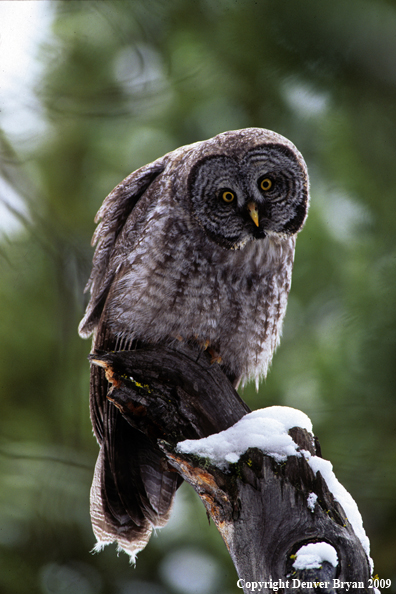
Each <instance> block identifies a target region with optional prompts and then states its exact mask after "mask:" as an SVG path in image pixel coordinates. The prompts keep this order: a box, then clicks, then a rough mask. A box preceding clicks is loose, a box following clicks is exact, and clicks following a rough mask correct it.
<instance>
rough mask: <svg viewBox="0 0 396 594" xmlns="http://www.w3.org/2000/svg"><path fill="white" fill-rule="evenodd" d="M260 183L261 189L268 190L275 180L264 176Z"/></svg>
mask: <svg viewBox="0 0 396 594" xmlns="http://www.w3.org/2000/svg"><path fill="white" fill-rule="evenodd" d="M258 183H259V188H260V190H263V192H268V190H270V189H271V188H272V186H273V181H272V179H270V178H269V177H263V178H262V179H259V182H258Z"/></svg>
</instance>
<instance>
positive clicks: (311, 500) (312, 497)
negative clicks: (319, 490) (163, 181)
mask: <svg viewBox="0 0 396 594" xmlns="http://www.w3.org/2000/svg"><path fill="white" fill-rule="evenodd" d="M317 498H318V496H317V495H316V493H310V494H309V495H308V497H307V506H308V509H310V510H311V512H312V513H313V512H314V511H315V505H316V500H317Z"/></svg>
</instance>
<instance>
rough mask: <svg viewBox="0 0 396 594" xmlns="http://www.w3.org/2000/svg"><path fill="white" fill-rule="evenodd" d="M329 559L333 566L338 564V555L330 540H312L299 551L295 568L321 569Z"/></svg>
mask: <svg viewBox="0 0 396 594" xmlns="http://www.w3.org/2000/svg"><path fill="white" fill-rule="evenodd" d="M324 561H328V562H329V563H331V565H332V566H333V567H337V565H338V555H337V551H336V550H335V548H334V547H332V546H331V545H330V544H329V543H328V542H310V543H309V544H307V545H304V546H303V547H301V548H300V549H298V551H297V555H296V560H295V561H294V563H293V568H294V569H320V568H321V567H322V563H323V562H324Z"/></svg>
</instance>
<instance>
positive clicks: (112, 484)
mask: <svg viewBox="0 0 396 594" xmlns="http://www.w3.org/2000/svg"><path fill="white" fill-rule="evenodd" d="M308 203H309V181H308V174H307V168H306V165H305V162H304V159H303V157H302V155H301V154H300V153H299V151H298V150H297V149H296V147H295V146H294V145H293V144H292V143H291V142H290V141H289V140H287V139H286V138H284V137H283V136H281V135H279V134H277V133H275V132H271V131H268V130H264V129H260V128H247V129H244V130H236V131H229V132H224V133H222V134H219V135H217V136H215V137H214V138H211V139H209V140H206V141H203V142H197V143H195V144H191V145H188V146H184V147H181V148H179V149H177V150H174V151H172V152H170V153H168V154H166V155H165V156H163V157H161V158H159V159H157V160H156V161H154V162H153V163H151V164H149V165H146V166H144V167H142V168H141V169H139V170H137V171H135V172H134V173H132V174H130V175H129V176H128V177H126V178H125V179H124V181H123V182H121V183H120V184H119V185H118V186H117V187H116V188H115V189H114V190H113V191H112V192H111V193H110V194H109V196H108V197H107V198H106V199H105V201H104V203H103V205H102V207H101V208H100V210H99V211H98V214H97V217H96V219H95V221H96V222H98V223H99V224H98V226H97V228H96V231H95V233H94V236H93V240H92V241H93V244H94V245H95V244H96V250H95V254H94V258H93V267H92V272H91V276H90V278H89V281H88V285H87V288H89V289H90V292H91V297H90V301H89V303H88V306H87V310H86V313H85V316H84V318H83V319H82V321H81V323H80V326H79V332H80V335H81V336H82V337H88V336H90V335H91V334H92V335H93V350H94V351H95V350H100V351H109V350H125V349H127V350H128V349H131V348H134V347H135V345H137V344H141V343H152V344H163V345H167V346H169V345H172V344H175V343H176V342H177V341H193V342H195V343H196V344H198V345H199V346H200V348H202V349H208V350H209V352H210V354H211V356H212V360H213V364H216V365H221V367H222V369H223V371H224V373H225V374H226V375H227V377H228V378H229V379H230V381H231V382H233V383H234V385H235V386H238V385H239V383H240V382H242V384H244V383H246V382H247V381H249V380H251V379H253V380H255V381H256V383H258V381H259V379H260V378H261V377H265V375H266V373H267V370H268V367H269V364H270V362H271V359H272V356H273V353H274V351H275V349H276V347H277V345H278V343H279V339H280V335H281V329H282V322H283V318H284V315H285V311H286V305H287V298H288V294H289V290H290V284H291V274H292V267H293V259H294V250H295V242H296V236H297V234H298V232H299V231H300V230H301V228H302V227H303V224H304V221H305V219H306V216H307V209H308ZM106 394H107V382H106V379H105V376H104V372H103V370H102V369H100V368H99V367H95V366H92V369H91V385H90V408H91V419H92V423H93V428H94V432H95V435H96V437H97V440H98V442H99V445H100V453H99V457H98V462H97V465H96V469H95V475H94V481H93V485H92V489H91V518H92V524H93V528H94V532H95V535H96V538H97V541H98V544H97V548H101V547H102V546H103V545H104V544H107V543H109V542H113V541H117V542H118V545H119V547H121V548H122V549H124V550H125V551H126V552H128V553H129V554H130V555H131V557H134V556H135V555H136V553H137V552H138V551H140V550H141V549H142V548H143V547H144V546H145V544H146V543H147V541H148V538H149V536H150V533H151V531H152V529H153V528H155V527H161V526H163V525H164V524H165V523H166V521H167V519H168V517H169V514H170V508H171V504H172V500H173V496H174V493H175V491H176V489H177V487H178V486H179V482H180V479H179V478H178V477H177V475H175V473H173V472H169V471H166V470H164V468H163V465H162V455H161V453H160V452H159V450H157V449H156V448H155V447H154V446H153V445H152V443H151V442H149V441H148V440H147V438H146V437H145V436H144V435H143V434H142V433H140V432H139V431H137V430H135V429H133V428H132V427H131V426H130V425H128V424H127V423H126V421H125V420H124V419H123V418H122V416H121V414H120V413H119V411H118V410H117V409H116V408H115V407H114V406H113V405H112V404H111V403H110V402H109V401H108V400H107V398H106Z"/></svg>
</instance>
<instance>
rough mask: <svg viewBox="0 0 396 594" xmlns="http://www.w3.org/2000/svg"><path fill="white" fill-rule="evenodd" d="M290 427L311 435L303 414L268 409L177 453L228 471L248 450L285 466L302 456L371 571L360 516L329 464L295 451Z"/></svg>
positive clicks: (182, 445) (192, 442) (187, 442)
mask: <svg viewBox="0 0 396 594" xmlns="http://www.w3.org/2000/svg"><path fill="white" fill-rule="evenodd" d="M292 427H301V428H303V429H306V430H307V431H308V432H310V433H312V423H311V420H310V419H309V418H308V417H307V415H306V414H304V413H303V412H302V411H300V410H296V409H294V408H290V407H287V406H271V407H268V408H262V409H259V410H255V411H253V412H251V413H249V414H247V415H245V416H244V417H242V419H240V421H238V422H237V423H235V425H233V426H232V427H230V428H229V429H227V430H225V431H221V432H220V433H215V434H214V435H210V436H209V437H205V438H203V439H196V440H194V439H187V440H185V441H181V442H179V443H178V444H177V447H176V451H177V452H180V453H182V454H194V455H196V456H200V457H201V458H209V460H210V461H211V463H212V464H214V465H215V466H217V467H218V468H220V469H221V470H227V468H228V465H229V464H230V463H231V464H234V463H236V462H238V460H239V458H240V456H241V455H242V454H243V453H244V452H246V450H248V449H249V448H258V449H260V450H261V451H262V452H264V454H267V455H268V456H271V457H272V458H274V459H275V460H276V461H277V462H284V461H285V460H286V459H287V457H288V456H302V455H303V456H304V457H305V459H306V460H307V462H308V464H309V466H310V467H311V468H312V470H313V472H314V473H315V474H316V473H317V472H318V471H319V472H320V474H321V475H322V477H323V478H324V480H325V481H326V484H327V487H328V488H329V490H330V491H331V493H332V494H333V496H334V499H335V500H336V501H338V502H339V503H340V505H341V507H342V508H343V510H344V511H345V514H346V516H347V518H348V521H349V522H350V524H351V525H352V528H353V530H354V532H355V534H356V536H357V537H358V538H359V540H360V542H361V543H362V546H363V548H364V550H365V552H366V554H367V558H368V559H369V562H370V564H371V568H373V562H372V559H371V558H370V541H369V539H368V537H367V535H366V532H365V530H364V528H363V521H362V516H361V515H360V512H359V510H358V507H357V505H356V502H355V501H354V499H353V498H352V496H351V495H350V494H349V493H348V491H347V490H346V489H345V487H343V486H342V485H341V483H340V482H339V481H338V480H337V478H336V476H335V474H334V472H333V466H332V464H331V463H330V462H329V461H328V460H324V459H323V458H320V457H318V456H313V455H312V454H310V453H309V452H308V451H306V450H301V451H300V450H299V449H298V446H297V444H296V443H294V441H293V439H292V438H291V437H290V435H289V434H288V431H289V429H291V428H292ZM316 499H317V496H316V495H315V494H314V493H310V495H309V496H308V498H307V506H308V508H309V509H310V510H311V511H312V512H314V510H315V503H316Z"/></svg>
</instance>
